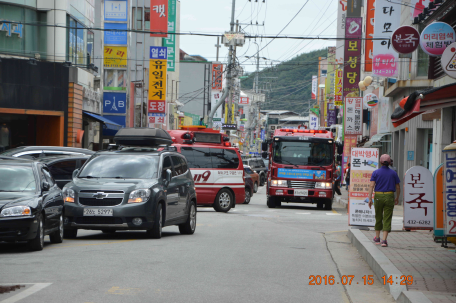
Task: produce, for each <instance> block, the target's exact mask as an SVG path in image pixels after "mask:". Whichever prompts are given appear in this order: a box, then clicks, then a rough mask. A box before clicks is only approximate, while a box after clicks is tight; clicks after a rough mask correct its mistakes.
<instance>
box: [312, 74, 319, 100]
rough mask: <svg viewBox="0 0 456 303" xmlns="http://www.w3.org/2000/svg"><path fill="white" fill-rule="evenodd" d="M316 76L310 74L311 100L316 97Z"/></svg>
mask: <svg viewBox="0 0 456 303" xmlns="http://www.w3.org/2000/svg"><path fill="white" fill-rule="evenodd" d="M317 89H318V76H312V97H311V99H312V100H316V99H317Z"/></svg>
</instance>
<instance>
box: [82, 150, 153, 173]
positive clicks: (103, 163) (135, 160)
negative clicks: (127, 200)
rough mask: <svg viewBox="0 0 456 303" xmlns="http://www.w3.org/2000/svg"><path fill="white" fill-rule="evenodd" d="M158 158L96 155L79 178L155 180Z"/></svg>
mask: <svg viewBox="0 0 456 303" xmlns="http://www.w3.org/2000/svg"><path fill="white" fill-rule="evenodd" d="M157 172H158V157H150V156H139V155H131V154H128V155H127V154H125V155H97V156H95V157H93V158H92V159H91V160H90V161H89V162H87V163H86V165H85V166H84V168H83V169H82V171H81V172H80V173H79V176H78V177H79V178H119V179H152V178H157V177H158V175H157Z"/></svg>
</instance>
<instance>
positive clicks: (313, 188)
mask: <svg viewBox="0 0 456 303" xmlns="http://www.w3.org/2000/svg"><path fill="white" fill-rule="evenodd" d="M335 146H336V145H335V142H334V138H333V135H332V133H331V132H330V131H326V130H308V129H292V128H282V129H277V130H275V132H274V135H273V136H272V139H270V140H268V141H267V142H264V143H263V146H262V149H263V157H264V158H268V157H269V170H268V183H267V192H266V194H267V205H268V207H269V208H274V207H276V206H281V204H282V202H294V203H296V202H297V203H316V204H317V207H318V208H320V209H321V208H323V205H324V208H325V209H327V210H331V209H332V200H333V197H334V180H335V176H334V172H335V163H334V153H335V149H336V148H335Z"/></svg>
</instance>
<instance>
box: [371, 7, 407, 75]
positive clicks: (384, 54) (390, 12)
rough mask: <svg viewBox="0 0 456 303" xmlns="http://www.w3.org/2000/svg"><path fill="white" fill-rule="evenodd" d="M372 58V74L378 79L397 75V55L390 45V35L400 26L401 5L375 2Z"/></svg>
mask: <svg viewBox="0 0 456 303" xmlns="http://www.w3.org/2000/svg"><path fill="white" fill-rule="evenodd" d="M374 23H375V25H374V38H376V39H384V40H374V58H373V69H372V74H373V75H374V76H379V77H394V76H396V75H397V70H398V66H397V59H398V58H399V54H398V53H397V52H396V51H395V50H394V49H393V47H392V45H391V35H392V34H393V32H394V30H395V29H396V28H398V27H399V26H400V25H401V3H399V2H394V1H388V0H376V1H375V22H374Z"/></svg>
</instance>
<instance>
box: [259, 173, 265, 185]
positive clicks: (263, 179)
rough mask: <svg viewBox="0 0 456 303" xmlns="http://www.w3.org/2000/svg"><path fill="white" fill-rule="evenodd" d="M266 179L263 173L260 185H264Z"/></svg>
mask: <svg viewBox="0 0 456 303" xmlns="http://www.w3.org/2000/svg"><path fill="white" fill-rule="evenodd" d="M265 180H266V178H265V177H264V175H261V176H260V186H264V182H265Z"/></svg>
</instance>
